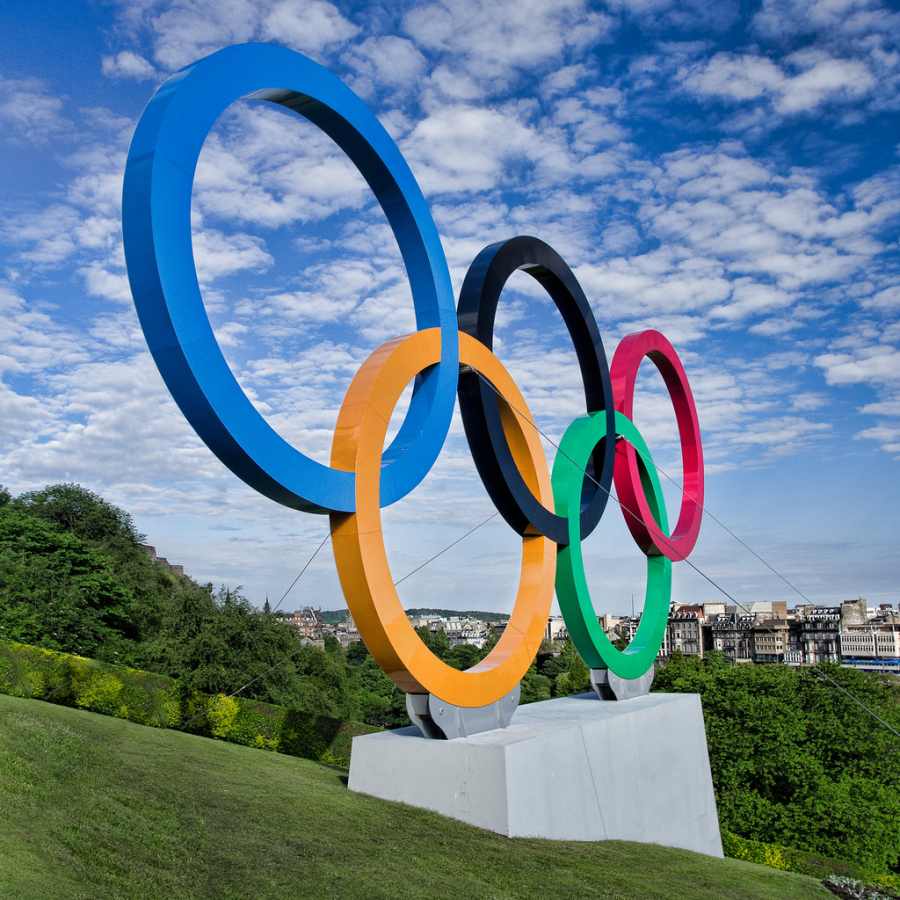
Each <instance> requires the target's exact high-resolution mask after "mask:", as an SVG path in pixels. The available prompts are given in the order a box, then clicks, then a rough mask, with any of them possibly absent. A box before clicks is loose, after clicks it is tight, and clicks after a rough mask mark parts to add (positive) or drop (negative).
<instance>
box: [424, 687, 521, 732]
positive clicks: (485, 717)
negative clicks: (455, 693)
mask: <svg viewBox="0 0 900 900" xmlns="http://www.w3.org/2000/svg"><path fill="white" fill-rule="evenodd" d="M521 695H522V686H521V685H520V684H517V685H516V686H515V687H514V688H513V689H512V690H511V691H510V692H509V693H508V694H507V695H506V696H505V697H501V698H500V699H499V700H497V701H495V702H494V703H489V704H488V705H487V706H454V705H453V704H452V703H445V702H444V701H443V700H441V699H440V697H435V695H434V694H407V695H406V712H407V715H408V716H409V718H410V721H411V722H412V723H413V725H415V726H416V727H417V728H418V729H419V731H420V732H422V736H423V737H426V738H430V739H432V740H453V739H454V738H463V737H468V736H469V735H472V734H479V733H480V732H482V731H493V730H494V729H495V728H506V727H507V725H509V723H510V720H511V719H512V717H513V715H514V714H515V712H516V710H517V709H518V708H519V697H520V696H521Z"/></svg>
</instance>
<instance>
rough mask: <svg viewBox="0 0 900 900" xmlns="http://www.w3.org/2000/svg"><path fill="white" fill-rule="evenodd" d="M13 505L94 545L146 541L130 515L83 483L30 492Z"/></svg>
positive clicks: (60, 485)
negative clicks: (118, 541) (82, 484)
mask: <svg viewBox="0 0 900 900" xmlns="http://www.w3.org/2000/svg"><path fill="white" fill-rule="evenodd" d="M13 505H14V506H16V507H18V508H19V509H22V510H24V511H26V512H27V513H28V515H30V516H32V517H33V518H36V519H42V520H43V521H45V522H50V523H52V524H53V525H56V526H57V527H58V528H59V529H61V530H62V531H68V532H70V533H72V534H74V535H76V536H77V537H79V538H81V539H82V540H85V541H89V542H91V543H95V544H103V543H106V542H108V541H114V540H125V541H128V542H131V543H133V544H137V543H139V542H140V541H142V540H143V538H144V536H143V535H141V534H138V532H137V531H136V529H135V527H134V522H133V521H132V519H131V515H130V514H129V513H127V512H125V511H124V510H121V509H119V508H118V507H116V506H113V505H112V504H111V503H107V502H106V500H104V499H103V498H102V497H99V496H98V495H97V494H94V493H93V492H91V491H89V490H87V488H83V487H82V486H81V485H79V484H54V485H51V486H50V487H46V488H44V489H43V490H41V491H28V492H27V493H24V494H22V495H21V496H19V497H17V498H16V499H15V500H14V501H13Z"/></svg>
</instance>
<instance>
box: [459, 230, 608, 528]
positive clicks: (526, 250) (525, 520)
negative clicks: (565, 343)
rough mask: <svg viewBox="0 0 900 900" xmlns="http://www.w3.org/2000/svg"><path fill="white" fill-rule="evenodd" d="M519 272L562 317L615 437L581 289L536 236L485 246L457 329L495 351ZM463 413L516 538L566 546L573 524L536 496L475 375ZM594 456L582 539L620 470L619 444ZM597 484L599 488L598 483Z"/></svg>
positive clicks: (589, 391) (599, 346) (600, 353)
mask: <svg viewBox="0 0 900 900" xmlns="http://www.w3.org/2000/svg"><path fill="white" fill-rule="evenodd" d="M518 269H522V270H523V271H525V272H527V273H528V274H529V275H531V277H532V278H534V279H536V280H537V281H538V282H540V284H541V286H542V287H543V288H544V290H545V291H546V292H547V293H548V294H549V295H550V298H551V299H552V300H553V302H554V303H555V304H556V308H557V309H558V310H559V312H560V314H561V315H562V317H563V321H564V322H565V325H566V328H567V329H568V332H569V337H571V339H572V343H573V345H574V346H575V355H576V356H577V358H578V365H579V367H580V368H581V379H582V382H583V384H584V399H585V405H586V407H587V412H589V413H592V412H599V411H600V410H605V411H606V432H607V434H608V435H611V436H612V437H614V436H615V433H616V431H615V409H614V404H613V393H612V383H611V381H610V377H609V365H608V363H607V361H606V353H605V352H604V350H603V341H602V340H601V339H600V329H599V328H598V327H597V322H596V320H595V319H594V314H593V312H592V311H591V307H590V304H589V303H588V301H587V297H585V295H584V291H583V290H582V289H581V285H580V284H579V283H578V281H577V279H576V278H575V276H574V275H573V274H572V270H571V269H570V268H569V267H568V266H567V265H566V263H565V261H564V260H563V258H562V257H561V256H560V255H559V254H558V253H557V252H556V251H555V250H554V249H553V248H552V247H550V246H549V245H548V244H545V243H544V242H543V241H541V240H538V238H535V237H522V236H520V237H514V238H512V239H511V240H508V241H501V242H499V243H497V244H491V245H490V246H489V247H485V248H484V250H482V251H481V253H479V254H478V256H477V257H475V260H474V262H473V263H472V265H471V266H470V267H469V271H468V272H467V273H466V278H465V281H464V282H463V286H462V290H461V291H460V295H459V304H458V306H457V309H456V315H457V319H458V320H459V330H460V331H464V332H465V333H466V334H468V335H471V336H472V337H474V338H476V339H477V340H479V341H480V342H481V343H482V344H484V345H485V346H486V347H487V348H488V349H489V350H492V349H493V342H494V318H495V316H496V313H497V303H498V301H499V299H500V293H501V292H502V290H503V286H504V285H505V284H506V282H507V281H508V279H509V276H510V275H512V273H513V272H515V271H517V270H518ZM458 394H459V407H460V412H461V413H462V420H463V425H464V427H465V430H466V438H467V439H468V441H469V447H470V449H471V451H472V457H473V459H474V460H475V466H476V468H477V469H478V474H479V475H480V476H481V480H482V482H483V483H484V486H485V489H486V490H487V492H488V494H489V495H490V498H491V500H493V502H494V505H495V506H496V507H497V509H498V510H499V511H500V514H501V515H502V516H503V518H504V519H505V520H506V521H507V523H508V524H509V525H510V527H511V528H512V529H513V530H514V531H516V532H517V533H518V534H522V535H524V534H534V533H537V534H542V535H544V536H545V537H548V538H550V540H552V541H555V542H556V543H557V544H563V545H564V544H568V543H569V533H568V520H567V519H566V518H565V517H563V516H558V515H556V514H555V513H554V512H552V511H550V510H549V509H547V508H546V507H545V506H544V505H543V504H541V503H540V502H538V499H537V498H536V497H535V496H534V494H532V492H531V491H530V490H529V488H528V486H527V485H526V484H525V481H524V480H523V479H522V475H521V474H520V472H519V469H518V466H516V464H515V461H514V459H513V456H512V452H511V451H510V448H509V444H508V442H507V440H506V435H505V433H504V431H503V424H502V422H501V419H500V407H499V402H498V398H497V394H496V392H495V391H494V390H493V389H492V387H491V386H490V385H489V384H486V383H484V381H483V380H482V379H481V378H480V377H479V375H478V374H477V373H475V372H467V371H465V370H463V371H461V372H460V378H459V387H458ZM601 444H603V445H604V446H603V449H602V454H603V456H602V465H599V468H600V475H599V477H597V478H596V481H595V480H594V473H595V471H596V469H597V468H598V463H599V462H600V460H599V456H600V453H601V449H600V446H599V445H598V448H597V449H596V450H595V451H594V455H593V456H592V457H591V464H590V465H589V466H588V474H589V475H590V476H591V477H589V478H585V482H584V489H583V492H582V500H581V522H580V524H581V528H580V531H581V539H582V540H584V539H585V538H586V537H587V536H588V535H589V534H590V533H591V532H592V531H593V530H594V529H595V528H596V527H597V524H598V522H599V521H600V517H601V516H602V515H603V510H604V509H605V508H606V501H607V500H608V499H609V492H610V487H611V485H612V477H613V468H614V466H615V457H616V445H615V440H614V439H610V440H603V441H601ZM598 482H599V484H598Z"/></svg>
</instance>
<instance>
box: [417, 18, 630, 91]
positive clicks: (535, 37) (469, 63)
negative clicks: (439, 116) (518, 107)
mask: <svg viewBox="0 0 900 900" xmlns="http://www.w3.org/2000/svg"><path fill="white" fill-rule="evenodd" d="M403 24H404V27H405V29H406V31H407V32H408V33H409V34H410V35H411V36H412V37H413V38H414V40H415V41H416V42H417V44H418V45H419V46H421V47H426V48H427V49H429V50H432V51H436V52H438V53H439V54H442V55H443V56H444V57H445V58H447V59H453V65H452V66H449V68H450V69H451V70H454V71H458V72H459V73H460V74H463V75H464V76H468V77H470V78H472V79H475V80H476V81H477V82H479V83H480V84H481V88H482V91H483V92H486V91H488V90H490V89H491V88H492V86H494V84H505V83H506V82H507V81H508V80H509V79H510V78H511V77H513V75H514V74H515V73H516V72H517V71H519V70H527V71H531V70H539V69H541V68H542V67H543V66H544V65H545V64H546V63H547V62H550V61H552V62H553V63H554V65H556V64H558V62H559V61H561V60H564V59H565V57H566V53H567V51H569V50H571V49H578V48H584V47H590V46H593V45H595V44H597V43H601V42H603V41H604V40H605V39H606V38H607V36H608V34H609V31H610V29H611V27H612V25H613V20H612V19H611V17H610V16H608V15H606V14H604V13H598V12H588V11H587V9H586V5H585V3H584V2H583V0H559V2H556V3H554V5H553V9H552V13H551V11H550V9H549V8H548V6H547V4H546V3H545V2H544V0H494V2H483V0H453V2H449V0H441V2H438V3H431V4H428V5H426V6H419V7H417V8H415V9H413V10H411V11H410V12H408V13H407V14H406V16H405V18H404V20H403Z"/></svg>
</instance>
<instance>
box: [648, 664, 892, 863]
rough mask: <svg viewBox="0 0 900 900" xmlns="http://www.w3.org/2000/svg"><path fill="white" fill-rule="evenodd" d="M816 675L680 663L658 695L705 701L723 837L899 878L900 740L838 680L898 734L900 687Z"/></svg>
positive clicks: (661, 671)
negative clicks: (810, 854)
mask: <svg viewBox="0 0 900 900" xmlns="http://www.w3.org/2000/svg"><path fill="white" fill-rule="evenodd" d="M818 669H819V671H817V670H815V669H794V668H791V667H789V666H754V665H741V666H736V667H732V666H731V665H730V664H729V663H728V661H727V659H724V658H720V657H718V656H714V657H713V658H712V659H711V660H707V662H706V664H704V663H702V662H701V661H700V660H699V659H697V658H696V657H682V658H680V659H678V658H675V659H672V660H670V661H669V662H668V663H667V664H666V665H664V666H660V667H658V668H657V672H656V678H655V681H654V685H653V690H654V691H668V692H688V693H697V694H700V696H701V699H702V703H703V716H704V720H705V722H706V734H707V743H708V746H709V759H710V767H711V770H712V776H713V783H714V785H715V790H716V803H717V806H718V811H719V819H720V821H721V823H722V826H723V828H726V829H728V830H729V831H732V832H734V833H735V834H739V835H741V836H743V837H747V838H752V839H755V840H759V841H764V842H766V843H773V844H781V845H783V846H788V847H796V848H798V849H801V850H808V851H812V852H814V853H821V854H824V855H826V856H835V857H839V858H843V859H849V860H852V861H854V862H857V863H859V864H860V865H862V866H865V867H867V868H869V869H871V870H872V871H874V872H884V871H886V870H892V871H895V872H896V871H898V869H900V859H898V857H900V741H897V739H896V737H895V736H894V735H893V734H891V732H890V731H889V730H888V729H886V728H885V727H884V726H883V725H880V724H879V723H878V722H877V721H875V720H874V719H873V718H872V717H871V716H870V715H869V714H868V713H867V712H866V711H865V710H863V709H862V708H861V707H860V706H858V705H857V704H856V703H855V702H854V701H853V700H851V699H850V697H848V696H847V694H845V693H843V692H842V691H841V690H840V689H838V688H837V687H835V686H834V684H832V683H831V681H833V682H837V684H838V685H840V687H841V688H843V689H844V690H845V691H847V692H848V693H849V694H850V695H852V696H854V697H857V698H858V699H859V700H860V701H861V702H862V703H864V704H865V705H866V706H868V707H869V708H870V709H872V710H874V711H875V712H876V713H877V714H878V715H879V716H880V717H881V718H882V719H884V720H885V721H886V722H888V723H890V724H891V725H892V726H893V727H894V728H895V729H898V730H900V685H898V684H897V683H896V681H894V680H888V678H885V677H883V676H877V675H867V674H866V673H862V672H859V671H856V670H853V669H847V668H841V667H839V666H837V665H823V666H819V667H818ZM826 676H827V677H826ZM829 679H831V681H829Z"/></svg>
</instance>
